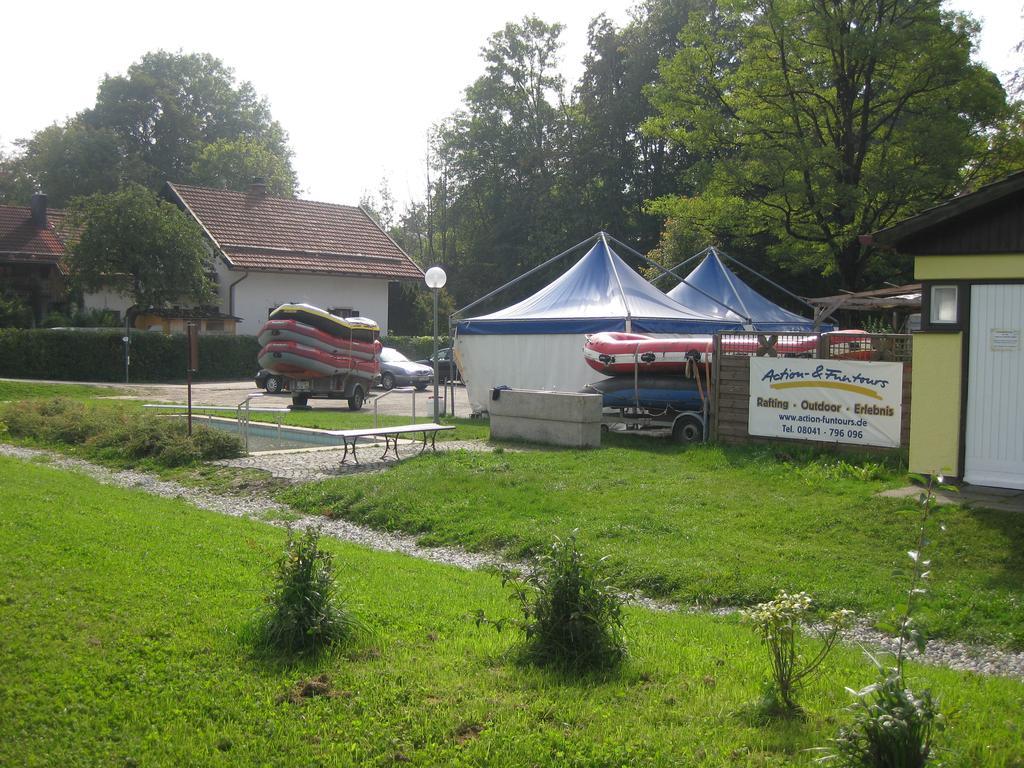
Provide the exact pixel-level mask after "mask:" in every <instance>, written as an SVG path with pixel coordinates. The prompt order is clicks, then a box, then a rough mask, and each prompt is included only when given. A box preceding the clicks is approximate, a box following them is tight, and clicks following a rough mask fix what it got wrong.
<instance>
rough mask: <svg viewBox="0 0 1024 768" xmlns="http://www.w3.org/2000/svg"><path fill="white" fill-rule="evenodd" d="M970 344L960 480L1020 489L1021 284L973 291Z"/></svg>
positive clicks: (1023, 430) (1023, 423) (1023, 395)
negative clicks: (962, 463) (964, 442)
mask: <svg viewBox="0 0 1024 768" xmlns="http://www.w3.org/2000/svg"><path fill="white" fill-rule="evenodd" d="M968 343H969V344H970V349H969V351H968V366H969V367H968V370H967V376H968V380H967V434H966V436H965V439H966V446H965V453H964V480H966V481H967V482H968V483H972V484H974V485H991V486H996V487H999V488H1022V489H1024V403H1022V400H1024V285H975V286H973V287H972V288H971V331H970V339H969V340H968ZM950 362H951V363H952V362H953V361H950Z"/></svg>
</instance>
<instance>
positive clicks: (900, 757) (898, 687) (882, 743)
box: [831, 670, 946, 768]
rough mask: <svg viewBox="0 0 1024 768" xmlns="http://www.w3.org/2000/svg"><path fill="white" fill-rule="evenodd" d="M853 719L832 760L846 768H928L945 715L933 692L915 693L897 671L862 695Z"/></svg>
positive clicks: (841, 733) (841, 731)
mask: <svg viewBox="0 0 1024 768" xmlns="http://www.w3.org/2000/svg"><path fill="white" fill-rule="evenodd" d="M856 696H857V701H856V702H854V704H853V706H852V707H851V709H852V710H853V721H852V722H851V723H850V724H849V725H845V726H843V727H842V728H840V729H839V734H838V736H836V738H835V739H833V741H832V743H833V749H832V755H831V757H832V758H834V759H835V761H836V762H835V763H834V764H835V765H838V766H843V768H923V766H926V765H928V764H929V762H930V761H931V758H932V751H933V745H932V739H933V736H934V734H935V733H936V732H938V731H941V730H942V729H943V728H944V727H945V724H946V723H945V717H944V716H943V715H942V713H941V712H939V707H938V702H936V700H935V699H934V697H933V696H932V695H931V692H930V691H924V692H923V693H921V694H920V695H917V694H914V693H913V692H912V691H911V690H909V689H908V688H907V687H906V685H905V684H904V681H903V678H902V676H901V675H900V674H899V673H898V672H897V671H896V670H892V671H891V672H890V674H889V675H888V676H886V678H885V679H884V680H882V681H881V682H879V683H874V684H873V685H869V686H868V687H867V688H864V689H863V690H860V691H857V693H856Z"/></svg>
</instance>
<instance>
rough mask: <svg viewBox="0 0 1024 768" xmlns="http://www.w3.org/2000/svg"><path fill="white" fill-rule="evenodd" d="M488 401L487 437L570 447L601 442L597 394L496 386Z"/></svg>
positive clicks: (599, 399)
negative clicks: (489, 426)
mask: <svg viewBox="0 0 1024 768" xmlns="http://www.w3.org/2000/svg"><path fill="white" fill-rule="evenodd" d="M494 392H495V390H491V393H492V395H491V399H490V400H489V401H488V403H487V405H488V411H489V412H490V418H491V437H492V438H494V439H496V440H501V439H514V440H529V441H530V442H533V443H543V444H546V445H559V446H566V447H570V448H598V447H600V445H601V401H602V397H601V395H588V394H582V393H577V392H549V391H545V390H535V389H503V390H498V392H499V396H498V399H497V400H495V399H493V397H494V395H493V393H494Z"/></svg>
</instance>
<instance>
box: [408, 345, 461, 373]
mask: <svg viewBox="0 0 1024 768" xmlns="http://www.w3.org/2000/svg"><path fill="white" fill-rule="evenodd" d="M416 362H417V363H419V364H420V365H426V366H428V367H429V368H430V369H431V370H433V368H434V359H433V358H432V357H428V358H427V359H426V360H417V361H416ZM437 378H438V379H439V380H440V381H448V380H449V379H455V381H462V371H460V370H459V366H458V365H457V364H456V363H455V356H454V355H453V354H452V348H451V347H443V348H442V349H439V350H437Z"/></svg>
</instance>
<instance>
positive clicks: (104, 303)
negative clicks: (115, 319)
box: [82, 289, 135, 318]
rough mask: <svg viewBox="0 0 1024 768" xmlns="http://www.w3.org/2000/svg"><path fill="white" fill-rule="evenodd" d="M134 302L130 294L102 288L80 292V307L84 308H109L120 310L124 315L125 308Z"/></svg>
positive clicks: (122, 315) (115, 310) (114, 310)
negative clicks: (89, 291)
mask: <svg viewBox="0 0 1024 768" xmlns="http://www.w3.org/2000/svg"><path fill="white" fill-rule="evenodd" d="M134 303H135V302H134V301H133V300H132V298H131V297H130V296H125V295H124V294H123V293H118V292H117V291H111V290H107V289H104V290H102V291H96V292H94V293H83V294H82V307H83V308H84V309H86V310H100V309H109V310H111V311H113V312H120V313H121V317H122V318H123V317H124V313H125V310H126V309H128V307H130V306H132V305H133V304H134Z"/></svg>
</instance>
